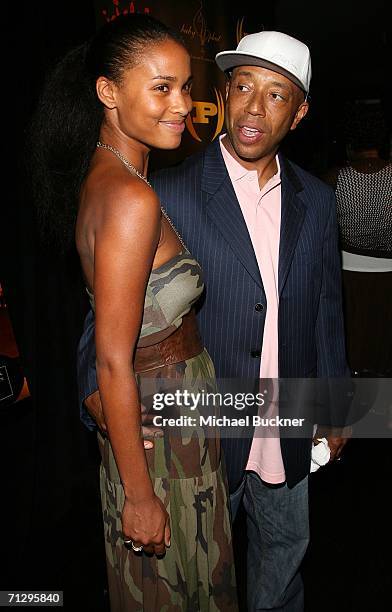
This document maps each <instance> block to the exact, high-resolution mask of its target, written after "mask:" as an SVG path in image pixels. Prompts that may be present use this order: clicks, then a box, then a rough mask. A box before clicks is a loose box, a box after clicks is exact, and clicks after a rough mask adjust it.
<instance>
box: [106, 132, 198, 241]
mask: <svg viewBox="0 0 392 612" xmlns="http://www.w3.org/2000/svg"><path fill="white" fill-rule="evenodd" d="M97 148H101V149H107V150H108V151H111V152H112V153H114V155H115V156H116V157H118V159H119V160H120V161H122V163H123V164H124V166H126V167H127V168H128V170H130V171H131V172H133V173H134V174H136V176H138V177H139V178H140V179H142V181H144V182H145V183H146V185H148V186H149V187H151V189H152V188H153V187H152V185H151V183H150V182H149V181H148V180H147V177H145V176H144V174H142V173H141V172H139V170H138V169H137V168H135V166H134V165H133V164H131V162H130V161H128V160H127V158H126V157H124V155H123V154H122V153H121V152H120V151H119V150H118V149H115V148H114V147H112V146H111V145H108V144H106V143H105V142H101V141H100V140H98V142H97ZM161 211H162V214H163V216H164V217H165V219H166V220H167V222H168V223H169V225H170V227H171V228H172V230H173V232H174V233H175V235H176V236H177V238H178V240H179V241H180V243H181V246H183V247H184V249H185V251H188V249H187V247H186V245H185V243H184V241H183V239H182V237H181V236H180V234H179V233H178V231H177V228H176V227H175V226H174V224H173V221H172V220H171V219H170V217H169V215H168V214H167V212H166V210H165V209H164V208H163V206H162V205H161Z"/></svg>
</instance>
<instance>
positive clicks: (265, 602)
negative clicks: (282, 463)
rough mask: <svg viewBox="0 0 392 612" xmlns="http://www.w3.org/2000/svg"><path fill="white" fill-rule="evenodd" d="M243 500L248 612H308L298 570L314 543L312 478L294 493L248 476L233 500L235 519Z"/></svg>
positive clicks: (294, 488)
mask: <svg viewBox="0 0 392 612" xmlns="http://www.w3.org/2000/svg"><path fill="white" fill-rule="evenodd" d="M241 500H242V502H243V504H244V508H245V512H246V521H247V533H248V557H247V598H248V612H256V611H257V612H259V611H264V610H274V611H275V612H303V610H304V594H303V584H302V579H301V575H300V573H299V567H300V565H301V562H302V560H303V558H304V555H305V552H306V549H307V546H308V542H309V511H308V479H307V478H305V479H304V480H302V481H301V482H299V483H298V484H297V485H296V486H295V487H293V488H292V489H289V488H288V487H287V485H286V484H282V485H281V486H276V485H275V486H269V485H268V484H265V483H264V482H263V481H262V480H261V479H260V478H259V477H258V475H257V474H255V473H254V472H246V474H245V476H244V479H243V481H242V482H241V485H240V486H239V488H238V489H237V491H235V492H234V494H233V495H232V496H231V497H230V501H231V509H232V518H233V520H234V518H235V515H236V513H237V510H238V507H239V505H240V503H241Z"/></svg>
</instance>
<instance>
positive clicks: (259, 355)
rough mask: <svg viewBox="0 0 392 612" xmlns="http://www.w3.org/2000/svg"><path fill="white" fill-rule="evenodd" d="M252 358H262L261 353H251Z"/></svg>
mask: <svg viewBox="0 0 392 612" xmlns="http://www.w3.org/2000/svg"><path fill="white" fill-rule="evenodd" d="M250 356H251V357H254V358H256V357H261V351H251V352H250Z"/></svg>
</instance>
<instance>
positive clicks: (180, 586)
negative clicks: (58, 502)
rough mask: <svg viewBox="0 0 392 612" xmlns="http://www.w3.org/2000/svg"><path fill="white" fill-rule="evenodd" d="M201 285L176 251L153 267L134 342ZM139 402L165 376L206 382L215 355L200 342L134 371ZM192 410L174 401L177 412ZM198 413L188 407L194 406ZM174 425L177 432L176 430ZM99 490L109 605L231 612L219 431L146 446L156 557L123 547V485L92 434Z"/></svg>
mask: <svg viewBox="0 0 392 612" xmlns="http://www.w3.org/2000/svg"><path fill="white" fill-rule="evenodd" d="M202 290H203V281H202V276H201V269H200V267H199V265H198V263H197V262H196V261H195V260H194V259H193V257H191V256H190V255H189V253H188V252H183V253H181V254H180V255H177V256H176V257H174V258H173V259H171V260H170V261H169V262H167V263H166V264H164V265H163V266H161V267H159V268H158V269H156V270H153V271H152V273H151V276H150V279H149V282H148V286H147V291H146V298H145V305H144V316H143V324H142V329H141V335H140V342H139V345H142V346H148V345H152V344H155V343H156V342H157V341H161V340H162V339H163V338H164V337H167V336H168V335H170V333H172V332H173V331H174V330H175V329H176V328H177V327H178V326H179V325H180V324H181V321H182V317H183V316H184V315H185V314H186V313H187V312H189V310H190V308H191V306H192V304H193V303H194V302H195V301H196V300H197V299H198V297H199V296H200V295H201V293H202ZM137 378H138V384H139V390H140V395H141V401H142V402H143V403H144V404H145V405H146V406H148V405H149V402H151V397H152V394H153V393H154V392H160V391H162V390H165V389H164V386H165V384H166V383H167V381H168V380H170V382H171V384H175V387H176V388H177V389H184V388H186V389H187V390H189V391H196V392H197V391H200V390H201V389H204V390H206V389H211V388H214V385H215V373H214V367H213V364H212V361H211V359H210V357H209V355H208V353H207V351H206V350H205V349H204V351H203V352H202V353H200V355H197V356H196V357H193V358H191V359H188V360H186V361H183V362H180V363H177V364H174V365H167V366H163V367H160V368H156V369H154V370H151V371H149V372H145V373H142V374H139V375H138V376H137ZM185 410H187V414H190V413H189V408H187V409H185V408H183V409H182V408H178V409H177V414H180V412H181V411H182V412H183V413H184V411H185ZM192 416H195V411H193V412H192ZM179 431H180V432H181V435H179ZM98 437H99V446H100V451H101V456H102V464H101V496H102V508H103V519H104V531H105V547H106V559H107V570H108V581H109V594H110V603H111V612H131V611H132V612H133V611H144V612H158V611H160V612H164V611H165V612H185V611H186V612H213V611H215V610H230V611H234V610H237V609H238V607H237V599H236V588H235V574H234V564H233V552H232V541H231V524H230V516H229V506H228V493H227V485H226V479H225V475H224V473H223V472H222V465H221V461H220V442H219V435H218V432H216V435H215V436H211V430H210V433H209V435H206V434H205V431H203V429H202V428H196V430H195V429H191V430H189V429H187V428H184V429H183V430H181V429H180V430H179V429H178V428H175V431H174V429H173V428H171V427H165V428H164V436H163V437H162V438H159V439H156V440H155V444H154V449H152V450H147V451H146V457H147V461H148V466H149V470H150V475H151V479H152V481H153V486H154V490H155V493H156V495H157V496H158V497H159V498H160V499H161V500H162V502H163V503H164V505H165V507H166V509H167V511H168V513H169V515H170V525H171V546H170V548H168V549H167V550H166V554H165V556H164V557H163V558H157V557H156V556H150V555H147V554H145V553H135V552H133V551H132V550H128V549H127V548H126V547H125V546H124V543H123V535H122V531H121V511H122V507H123V503H124V492H123V488H122V486H121V482H120V477H119V474H118V471H117V467H116V463H115V460H114V456H113V452H112V449H111V446H110V443H109V441H108V439H104V438H102V437H101V436H100V435H99V434H98Z"/></svg>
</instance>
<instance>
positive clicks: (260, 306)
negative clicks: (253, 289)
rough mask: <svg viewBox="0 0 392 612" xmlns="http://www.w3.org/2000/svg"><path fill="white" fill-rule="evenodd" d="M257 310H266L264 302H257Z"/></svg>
mask: <svg viewBox="0 0 392 612" xmlns="http://www.w3.org/2000/svg"><path fill="white" fill-rule="evenodd" d="M255 310H257V312H262V311H263V310H264V304H260V302H258V303H257V304H255Z"/></svg>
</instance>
